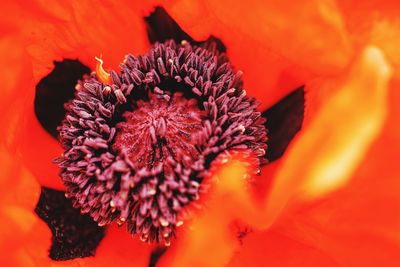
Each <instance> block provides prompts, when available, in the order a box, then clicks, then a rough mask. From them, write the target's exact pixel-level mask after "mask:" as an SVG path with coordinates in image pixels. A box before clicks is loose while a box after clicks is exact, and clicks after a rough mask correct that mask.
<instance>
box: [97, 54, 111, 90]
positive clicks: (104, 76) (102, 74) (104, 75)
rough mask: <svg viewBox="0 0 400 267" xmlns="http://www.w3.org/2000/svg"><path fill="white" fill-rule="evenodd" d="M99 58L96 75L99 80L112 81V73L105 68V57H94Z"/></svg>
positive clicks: (103, 81) (108, 82)
mask: <svg viewBox="0 0 400 267" xmlns="http://www.w3.org/2000/svg"><path fill="white" fill-rule="evenodd" d="M94 58H95V59H96V60H97V64H96V75H97V78H98V79H99V81H101V82H102V83H105V84H110V83H111V75H110V73H108V72H106V71H105V70H104V68H103V59H102V58H101V56H100V57H94Z"/></svg>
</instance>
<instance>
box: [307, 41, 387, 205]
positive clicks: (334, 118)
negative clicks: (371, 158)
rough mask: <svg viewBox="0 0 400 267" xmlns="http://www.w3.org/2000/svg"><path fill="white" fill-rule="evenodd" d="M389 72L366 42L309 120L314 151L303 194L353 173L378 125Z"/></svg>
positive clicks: (316, 193) (340, 181)
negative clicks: (357, 58) (340, 83)
mask: <svg viewBox="0 0 400 267" xmlns="http://www.w3.org/2000/svg"><path fill="white" fill-rule="evenodd" d="M390 76H391V69H390V67H389V65H388V64H387V63H386V61H385V58H384V56H383V54H382V52H381V51H380V50H379V49H378V48H375V47H368V48H367V49H365V51H364V52H363V54H362V57H361V59H360V61H359V62H358V64H357V65H356V66H355V67H354V69H353V70H352V72H351V73H350V76H349V78H348V80H347V81H346V82H345V84H344V85H343V88H342V89H341V90H340V91H339V92H338V93H337V95H335V96H334V97H333V98H332V99H331V100H330V101H329V103H327V105H326V106H325V107H324V108H323V110H322V111H321V112H320V114H319V116H318V117H317V118H316V120H315V121H314V122H313V123H312V125H311V127H312V128H311V129H310V130H309V132H310V134H309V141H310V144H309V145H311V147H315V149H312V151H314V152H315V154H314V156H313V157H312V159H313V161H312V166H310V169H309V172H308V173H307V175H308V177H307V180H306V182H305V184H304V187H303V188H302V190H303V192H304V193H305V196H306V197H307V198H314V197H318V196H321V195H323V194H326V193H328V192H330V191H332V190H335V189H337V188H339V187H341V186H343V185H345V184H346V182H347V181H348V180H349V179H350V178H351V176H352V173H353V171H354V170H355V169H356V168H357V166H358V165H359V164H360V162H361V161H362V160H363V158H364V155H365V154H366V152H367V150H368V148H369V147H370V145H371V144H372V142H373V141H374V140H375V139H376V138H377V137H378V135H379V133H380V131H381V129H382V126H383V122H384V120H385V117H386V111H387V110H386V107H387V103H386V98H387V91H388V90H387V89H388V86H387V84H388V80H389V78H390ZM311 139H313V140H311ZM321 139H322V140H323V143H322V144H318V143H317V141H318V140H321ZM318 146H320V147H319V148H318Z"/></svg>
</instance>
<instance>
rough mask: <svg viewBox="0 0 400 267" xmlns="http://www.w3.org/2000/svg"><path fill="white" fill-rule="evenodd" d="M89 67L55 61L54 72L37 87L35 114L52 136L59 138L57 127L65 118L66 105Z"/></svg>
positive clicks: (79, 63)
mask: <svg viewBox="0 0 400 267" xmlns="http://www.w3.org/2000/svg"><path fill="white" fill-rule="evenodd" d="M89 73H90V69H89V67H87V66H85V65H83V64H82V63H81V62H80V61H79V60H72V59H64V60H63V61H61V62H58V61H54V69H53V70H52V72H51V73H50V74H49V75H47V76H46V77H44V78H43V79H41V80H40V82H39V83H38V84H37V85H36V94H35V103H34V105H35V114H36V117H37V118H38V120H39V122H40V124H41V125H42V126H43V128H44V129H45V130H46V131H47V132H48V133H49V134H51V135H52V136H54V137H56V138H57V136H58V131H57V127H58V126H59V125H60V124H61V121H62V120H63V119H64V117H65V109H64V103H67V102H68V101H69V100H71V99H72V98H73V97H74V92H75V90H74V87H75V85H76V84H77V82H78V80H80V79H82V77H83V75H85V74H89Z"/></svg>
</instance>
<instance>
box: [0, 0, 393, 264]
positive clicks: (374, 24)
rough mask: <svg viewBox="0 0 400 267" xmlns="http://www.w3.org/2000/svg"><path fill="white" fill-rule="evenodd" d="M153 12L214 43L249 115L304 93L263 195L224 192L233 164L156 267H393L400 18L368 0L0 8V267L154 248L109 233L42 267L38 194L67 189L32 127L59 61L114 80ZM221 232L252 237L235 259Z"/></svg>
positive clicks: (52, 147)
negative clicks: (37, 94) (39, 90)
mask: <svg viewBox="0 0 400 267" xmlns="http://www.w3.org/2000/svg"><path fill="white" fill-rule="evenodd" d="M155 5H162V6H164V7H165V8H166V10H167V11H168V12H169V13H170V15H172V17H173V18H174V19H175V20H176V21H177V22H178V23H179V24H180V26H181V27H182V28H183V30H185V31H186V32H187V33H188V34H189V35H191V36H192V37H193V38H195V39H196V40H202V39H206V38H207V37H208V36H209V35H210V34H213V35H215V36H217V37H218V38H220V39H221V40H222V41H223V42H224V44H225V45H226V46H227V48H228V55H229V57H230V59H231V61H232V62H233V64H234V65H235V66H236V67H237V68H238V69H241V70H243V71H244V80H245V85H246V88H247V90H248V93H249V94H250V95H252V96H255V97H257V98H258V100H260V101H261V102H262V105H261V107H260V108H262V109H263V108H266V107H269V106H271V105H272V104H273V103H275V102H277V101H278V100H279V99H280V98H282V97H283V96H285V95H287V94H288V93H289V92H290V91H291V90H293V89H295V88H298V87H299V86H301V85H303V84H305V85H306V90H307V92H306V99H307V102H306V114H305V122H304V125H303V130H302V131H301V132H300V133H299V134H298V136H297V137H296V138H295V139H294V140H293V142H292V144H291V146H290V147H289V149H288V150H287V152H286V154H285V155H284V157H283V158H281V159H280V160H278V161H277V162H274V163H273V164H271V165H269V166H267V167H265V168H264V170H263V176H262V177H260V178H259V179H258V181H257V182H256V185H258V186H259V188H255V189H254V188H253V189H249V188H248V187H245V186H243V183H242V180H241V179H239V181H240V182H239V183H232V180H233V178H234V177H239V178H240V176H241V175H242V174H243V172H245V170H243V169H241V167H240V164H239V165H237V166H236V167H235V168H233V169H231V170H227V169H221V170H220V172H219V173H218V175H216V177H220V182H219V184H217V186H216V188H217V189H215V191H213V192H214V193H215V192H216V193H215V194H214V195H211V196H209V198H207V199H206V200H205V203H206V206H205V208H204V209H203V210H202V211H201V212H199V214H198V215H197V216H196V217H195V218H194V219H193V221H192V222H189V223H188V226H187V225H186V224H185V225H184V226H183V227H182V229H181V230H180V231H179V232H178V235H179V238H178V239H177V240H176V243H174V244H173V245H172V247H171V248H170V249H169V250H168V251H167V253H166V254H165V256H163V257H162V258H161V262H160V266H171V265H172V266H188V265H190V264H192V265H193V264H195V266H224V265H228V266H247V265H254V264H255V263H256V264H258V265H260V264H265V265H268V266H299V265H307V266H378V265H384V266H389V267H391V266H400V258H399V253H398V251H399V248H400V236H399V231H398V228H399V225H400V213H399V210H400V206H399V205H400V199H399V196H400V192H399V190H400V184H399V177H400V173H399V168H398V164H397V162H396V160H397V159H398V158H399V157H400V155H399V151H400V126H399V123H398V118H399V117H400V102H399V101H400V100H399V99H400V93H399V90H398V88H399V86H400V80H399V77H400V72H399V71H400V70H399V65H400V55H399V53H398V43H399V42H400V30H399V29H400V20H399V16H398V14H399V13H398V10H399V8H400V6H399V5H400V4H399V2H397V1H378V0H367V1H362V2H361V1H342V0H338V1H333V0H323V1H317V0H312V1H302V0H301V1H296V2H293V1H290V2H287V1H275V0H274V1H253V0H249V1H234V0H222V1H210V0H205V1H201V0H177V1H174V0H171V1H144V2H140V3H139V2H137V3H135V2H134V1H133V2H132V1H122V2H118V3H116V2H114V1H111V0H108V1H102V2H101V3H99V2H96V1H92V0H84V1H72V2H63V1H52V2H51V3H50V2H48V1H42V0H33V1H6V3H5V6H7V12H4V14H2V18H1V19H0V30H1V33H2V36H1V37H0V53H1V58H2V60H1V61H0V66H1V67H2V74H1V76H2V82H3V83H2V96H1V97H0V112H1V114H2V115H1V116H0V122H1V124H2V127H1V128H0V134H1V137H0V162H2V168H1V169H0V185H1V189H0V193H1V194H0V199H1V202H2V205H1V208H0V233H1V237H2V238H1V239H0V248H2V249H3V251H10V253H7V255H4V253H2V255H1V257H0V261H1V263H3V265H5V266H103V265H104V266H110V265H113V264H117V265H119V266H130V265H134V266H146V265H147V263H148V258H149V254H150V249H151V247H148V246H146V245H144V244H141V243H140V242H138V241H137V240H135V239H131V238H130V236H129V235H125V232H121V231H118V229H116V228H111V229H109V231H108V233H107V236H106V238H105V239H104V240H103V242H102V244H101V246H100V247H99V248H98V253H97V254H96V257H93V258H86V259H77V260H73V261H68V262H63V263H58V262H52V261H50V260H49V259H48V257H47V249H48V248H49V246H50V238H51V235H50V231H49V229H48V228H47V226H46V225H45V224H44V223H43V222H41V221H40V220H38V218H37V217H35V216H34V213H33V209H34V206H35V204H36V201H37V198H38V197H39V192H40V185H45V186H51V187H54V188H62V185H61V184H60V182H59V179H57V173H58V170H57V168H56V167H55V166H54V165H52V164H51V163H50V162H51V160H52V159H53V158H54V156H56V155H57V154H58V153H60V152H61V150H60V148H59V146H58V144H57V142H56V141H55V140H53V139H52V138H51V137H50V136H49V135H48V134H47V133H46V132H45V131H44V130H43V129H42V128H41V127H40V125H39V123H38V122H37V120H36V118H35V116H34V114H33V98H34V87H35V83H37V82H38V81H39V80H40V79H41V78H43V76H45V75H47V74H48V73H49V72H50V71H51V68H52V62H53V61H54V60H61V59H62V58H72V59H75V58H79V59H80V60H81V61H82V62H83V63H84V64H86V65H88V66H91V67H92V68H93V67H94V64H95V61H94V58H93V57H94V56H99V55H100V54H103V59H104V60H105V62H106V64H105V67H106V68H108V67H113V68H115V67H116V66H117V65H118V63H119V62H120V61H121V59H123V56H124V55H125V53H126V52H127V51H129V52H131V53H142V52H144V51H146V50H147V48H148V45H149V43H148V41H147V40H146V38H145V35H146V32H145V25H144V22H143V19H142V17H143V16H145V15H147V14H148V13H149V11H151V8H152V7H154V6H155ZM121 7H123V8H121ZM368 45H371V47H374V48H372V50H371V49H366V50H364V49H365V47H367V46H368ZM362 51H364V54H363V53H361V52H362ZM366 55H370V56H371V57H368V56H366ZM371 58H372V61H371V60H370V59H371ZM391 75H392V76H391ZM237 168H239V169H237ZM233 170H237V171H236V172H234V173H232V171H233ZM229 177H230V178H232V180H230V179H229ZM324 177H325V178H324ZM328 178H329V179H328ZM265 192H267V193H265ZM207 203H208V204H207ZM232 222H239V224H245V225H246V224H249V225H251V226H252V228H253V231H252V232H250V233H249V234H248V235H247V236H246V237H244V238H243V240H242V243H240V242H239V240H238V239H237V236H236V234H237V232H236V228H235V227H233V226H232ZM185 227H188V228H187V229H186V228H185ZM127 248H129V249H131V250H129V251H128V250H127Z"/></svg>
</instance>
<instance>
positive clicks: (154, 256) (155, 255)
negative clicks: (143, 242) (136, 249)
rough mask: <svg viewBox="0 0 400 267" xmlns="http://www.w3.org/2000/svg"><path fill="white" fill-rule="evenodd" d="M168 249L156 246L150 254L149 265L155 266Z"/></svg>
mask: <svg viewBox="0 0 400 267" xmlns="http://www.w3.org/2000/svg"><path fill="white" fill-rule="evenodd" d="M165 251H167V248H166V247H157V248H155V249H154V250H153V251H152V252H151V255H150V261H149V267H155V266H156V264H157V262H158V260H159V259H160V257H161V256H162V255H163V254H164V253H165Z"/></svg>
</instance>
